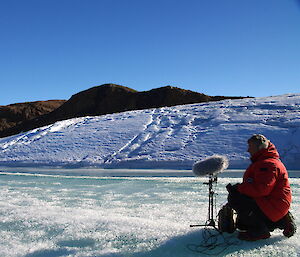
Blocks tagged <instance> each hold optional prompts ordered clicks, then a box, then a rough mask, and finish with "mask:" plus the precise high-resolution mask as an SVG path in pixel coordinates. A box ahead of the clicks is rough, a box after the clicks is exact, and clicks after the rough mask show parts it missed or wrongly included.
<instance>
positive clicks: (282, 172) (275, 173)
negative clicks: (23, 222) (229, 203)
mask: <svg viewBox="0 0 300 257" xmlns="http://www.w3.org/2000/svg"><path fill="white" fill-rule="evenodd" d="M251 160H252V164H251V165H250V166H249V167H248V168H247V170H246V171H245V173H244V176H243V182H242V183H241V184H239V185H238V191H239V192H240V193H242V194H245V195H248V196H250V197H252V198H254V199H255V201H256V203H257V205H258V206H259V207H260V209H261V210H262V211H263V213H264V214H265V215H266V216H267V217H268V218H269V219H270V220H272V221H273V222H276V221H278V220H280V219H281V218H283V217H284V216H285V215H286V214H287V212H288V210H289V208H290V204H291V201H292V193H291V188H290V184H289V181H288V173H287V171H286V168H285V166H284V165H283V163H282V162H281V161H280V160H279V154H278V152H277V150H276V148H275V146H274V145H273V144H272V143H270V144H269V147H268V148H267V149H261V150H259V151H258V152H257V153H255V155H254V156H252V157H251Z"/></svg>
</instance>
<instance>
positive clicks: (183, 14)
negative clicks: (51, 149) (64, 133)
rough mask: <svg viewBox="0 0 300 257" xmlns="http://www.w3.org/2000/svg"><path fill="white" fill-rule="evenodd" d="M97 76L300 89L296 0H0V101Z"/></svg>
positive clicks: (235, 89)
mask: <svg viewBox="0 0 300 257" xmlns="http://www.w3.org/2000/svg"><path fill="white" fill-rule="evenodd" d="M104 83H116V84H120V85H123V86H127V87H130V88H133V89H136V90H139V91H143V90H150V89H152V88H157V87H161V86H166V85H172V86H177V87H181V88H184V89H190V90H193V91H197V92H201V93H205V94H208V95H236V96H240V95H242V96H248V95H249V96H270V95H278V94H285V93H297V92H298V93H299V92H300V90H299V88H300V1H299V0H26V1H25V0H0V88H1V94H0V105H7V104H11V103H16V102H25V101H37V100H49V99H69V98H70V97H71V95H73V94H75V93H77V92H79V91H82V90H85V89H88V88H90V87H93V86H96V85H101V84H104Z"/></svg>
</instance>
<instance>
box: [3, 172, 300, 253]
mask: <svg viewBox="0 0 300 257" xmlns="http://www.w3.org/2000/svg"><path fill="white" fill-rule="evenodd" d="M13 171H14V172H13ZM38 171H40V172H38ZM67 171H69V172H67ZM88 171H89V172H87V170H86V171H85V172H83V170H82V169H81V170H59V169H57V170H51V171H49V170H48V172H47V169H26V168H23V169H22V168H20V169H19V170H16V168H14V169H9V168H7V169H1V172H0V213H1V215H0V237H1V241H0V245H1V248H0V256H5V257H10V256H22V257H46V256H47V257H56V256H81V257H86V256H99V257H100V256H102V257H103V256H107V257H108V256H113V257H120V256H134V257H140V256H144V257H146V256H149V257H150V256H151V257H153V256H157V257H161V256H164V257H167V256H178V257H185V256H207V255H204V254H199V253H198V252H194V251H193V250H195V249H196V248H195V246H197V245H199V244H201V243H202V242H203V238H202V232H203V228H201V227H196V228H190V227H189V225H190V224H204V223H205V221H206V219H207V204H208V197H207V193H208V188H207V186H206V185H203V182H206V181H207V180H208V179H207V178H195V177H193V176H190V175H191V174H188V173H184V172H189V171H165V175H167V176H168V175H170V176H171V177H164V176H163V175H164V174H163V171H153V170H152V171H149V170H148V171H147V172H146V171H130V170H124V172H123V173H122V171H120V170H110V171H109V172H110V173H105V174H104V173H103V172H104V171H100V172H102V174H101V173H99V172H98V173H97V172H96V170H88ZM21 172H22V173H21ZM24 172H25V173H24ZM130 172H131V173H130ZM141 172H144V174H141ZM151 172H152V173H151ZM32 173H38V174H32ZM128 173H130V174H128ZM51 174H52V175H51ZM62 174H63V175H62ZM122 174H123V175H125V176H128V177H120V175H122ZM291 174H294V175H293V177H294V178H291V179H290V182H291V185H292V189H293V197H294V198H293V204H292V212H293V213H294V215H295V217H296V222H297V224H299V221H300V219H299V218H298V216H297V213H299V212H300V202H299V194H300V178H297V172H294V173H291ZM129 175H130V176H129ZM154 175H157V176H155V177H153V176H154ZM176 175H177V176H176ZM185 175H186V176H185ZM225 175H226V176H225ZM240 175H241V171H235V172H231V173H230V175H228V174H226V173H224V174H223V175H222V176H220V178H219V179H218V184H217V185H216V187H215V192H216V194H217V209H219V208H220V206H221V205H222V204H224V203H225V202H226V190H225V185H226V184H227V183H229V182H233V183H234V182H239V181H240ZM298 227H299V225H298ZM224 236H225V238H227V240H228V242H229V245H226V244H225V245H224V244H222V245H221V246H219V247H217V248H216V249H214V250H213V251H212V252H210V253H211V254H214V251H215V253H218V252H221V253H220V255H219V256H290V257H291V256H300V240H299V235H298V234H296V235H295V236H293V237H291V238H285V237H284V236H282V234H281V231H279V230H278V231H274V232H273V233H272V237H271V238H270V239H267V240H263V241H260V242H254V243H253V242H250V243H249V242H242V241H239V240H237V239H236V238H235V236H236V234H234V235H229V234H226V233H225V234H224ZM197 250H198V249H197Z"/></svg>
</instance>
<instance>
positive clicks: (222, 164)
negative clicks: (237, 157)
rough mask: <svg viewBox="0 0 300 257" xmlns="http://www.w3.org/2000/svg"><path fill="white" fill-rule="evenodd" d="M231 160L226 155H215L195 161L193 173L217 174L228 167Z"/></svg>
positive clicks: (200, 175) (203, 174) (199, 175)
mask: <svg viewBox="0 0 300 257" xmlns="http://www.w3.org/2000/svg"><path fill="white" fill-rule="evenodd" d="M228 165H229V161H228V159H227V157H226V156H223V155H213V156H211V157H208V158H207V159H205V160H202V161H198V162H195V163H194V165H193V173H194V174H195V175H196V176H198V177H202V176H206V175H216V174H218V173H220V172H222V171H223V170H225V169H227V168H228Z"/></svg>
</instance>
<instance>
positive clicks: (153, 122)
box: [0, 94, 300, 169]
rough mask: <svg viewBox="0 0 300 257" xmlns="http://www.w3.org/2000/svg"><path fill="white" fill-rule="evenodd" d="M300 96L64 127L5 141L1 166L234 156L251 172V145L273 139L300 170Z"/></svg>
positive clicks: (164, 163) (165, 162) (148, 164)
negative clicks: (253, 139) (257, 138)
mask: <svg viewBox="0 0 300 257" xmlns="http://www.w3.org/2000/svg"><path fill="white" fill-rule="evenodd" d="M299 128H300V94H289V95H282V96H273V97H265V98H249V99H242V100H226V101H221V102H210V103H201V104H192V105H182V106H176V107H169V108H158V109H151V110H141V111H131V112H124V113H118V114H110V115H105V116H99V117H83V118H76V119H70V120H66V121H60V122H57V123H55V124H52V125H49V126H46V127H42V128H38V129H35V130H32V131H29V132H25V133H21V134H19V135H15V136H11V137H7V138H2V139H0V165H6V166H7V165H8V166H35V165H36V166H38V167H40V166H41V165H43V166H60V167H61V166H64V167H88V166H89V167H102V168H145V169H147V168H148V169H155V168H165V169H190V168H191V166H192V164H193V163H194V162H195V161H198V160H201V159H203V158H206V157H208V156H211V155H214V154H219V155H226V156H227V157H228V158H229V161H230V167H231V168H245V167H246V166H247V165H248V154H247V152H246V141H247V139H248V138H249V137H250V136H251V135H252V134H254V133H262V134H265V135H266V136H267V137H268V138H269V139H270V140H271V141H273V143H275V145H276V146H277V148H278V150H279V153H280V154H281V157H282V160H283V161H284V163H285V164H286V165H287V167H288V168H290V169H299V168H300V129H299Z"/></svg>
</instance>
